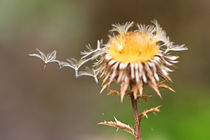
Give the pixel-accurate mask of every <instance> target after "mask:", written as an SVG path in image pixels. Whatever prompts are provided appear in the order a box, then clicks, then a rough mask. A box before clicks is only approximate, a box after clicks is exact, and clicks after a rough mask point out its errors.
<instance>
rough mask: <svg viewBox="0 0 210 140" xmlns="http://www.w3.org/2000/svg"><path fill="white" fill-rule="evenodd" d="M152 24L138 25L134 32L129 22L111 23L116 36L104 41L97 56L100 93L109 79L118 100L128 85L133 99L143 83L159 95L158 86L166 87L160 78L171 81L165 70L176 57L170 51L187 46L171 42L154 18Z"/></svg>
mask: <svg viewBox="0 0 210 140" xmlns="http://www.w3.org/2000/svg"><path fill="white" fill-rule="evenodd" d="M153 23H154V25H151V26H146V25H141V24H139V25H137V27H138V29H137V30H135V31H129V28H131V27H132V26H133V22H128V23H126V24H125V25H113V29H112V30H111V31H113V32H117V35H114V36H112V37H110V39H109V41H108V43H107V44H105V46H106V51H105V52H104V55H103V56H102V58H101V59H102V61H103V63H102V65H101V66H100V67H101V78H102V79H103V84H102V90H101V92H102V91H103V90H104V89H105V88H107V87H109V86H110V84H112V83H113V82H117V83H119V84H120V85H121V87H120V95H121V100H123V98H124V95H125V94H126V93H127V90H128V88H129V86H130V85H132V86H131V90H132V93H133V94H134V97H135V98H137V97H138V96H143V87H144V86H145V85H149V86H150V87H152V88H153V89H154V90H155V92H156V93H157V94H158V95H159V96H160V97H161V94H160V92H159V87H166V88H169V87H168V86H166V85H164V84H163V83H162V82H161V80H171V78H170V77H169V72H172V71H173V70H171V69H170V68H169V67H170V66H172V65H173V64H174V63H177V62H178V61H177V58H178V56H174V55H171V54H170V52H171V51H182V50H186V49H187V48H186V47H184V45H180V46H179V45H174V43H173V42H170V41H169V38H168V37H167V36H166V33H165V31H164V30H162V28H161V27H160V26H159V24H158V23H157V21H153ZM169 89H170V88H169Z"/></svg>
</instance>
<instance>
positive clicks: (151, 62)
mask: <svg viewBox="0 0 210 140" xmlns="http://www.w3.org/2000/svg"><path fill="white" fill-rule="evenodd" d="M152 23H153V25H147V26H146V25H141V24H137V29H136V30H134V31H129V30H130V28H131V27H133V26H134V22H127V23H125V24H124V25H120V24H113V25H112V26H113V28H112V29H111V30H110V32H111V33H112V35H109V41H108V42H107V43H106V44H103V42H102V41H98V42H97V48H96V49H92V48H91V46H90V45H87V46H86V47H87V51H83V52H81V55H82V57H81V59H80V60H79V61H77V60H76V59H74V58H72V59H67V62H64V61H59V60H56V52H53V53H50V54H48V55H47V56H46V55H45V54H43V53H42V52H41V51H39V50H38V51H39V53H40V54H30V56H35V57H38V58H40V59H42V60H43V61H44V63H45V64H47V63H50V62H57V63H58V64H59V65H60V67H61V68H62V67H70V68H72V69H74V70H75V75H76V77H80V76H91V77H93V78H94V79H95V81H96V82H98V75H100V76H99V79H102V88H101V91H100V93H102V92H103V91H104V90H105V89H109V86H110V85H111V84H112V83H117V84H118V85H120V89H119V90H110V89H109V90H110V91H109V93H108V95H113V94H116V95H119V96H120V97H121V102H122V101H123V99H124V97H125V95H129V96H130V97H131V103H132V108H133V115H134V120H135V127H136V130H135V131H136V132H134V129H133V128H131V127H130V126H129V125H126V124H123V123H121V122H120V121H118V120H117V119H115V122H112V121H105V122H102V123H99V124H103V125H109V126H114V127H117V128H121V129H123V130H126V131H127V132H129V133H131V134H133V135H135V136H136V139H137V140H141V139H142V136H141V129H140V126H141V120H142V118H144V117H146V118H147V115H148V114H149V113H155V112H159V111H160V110H159V107H160V106H158V107H155V108H151V109H149V110H146V111H144V112H142V113H141V114H140V115H139V113H138V108H137V100H139V99H145V100H147V99H148V97H151V96H148V95H146V94H144V87H145V86H149V87H151V88H152V89H154V91H155V92H156V93H157V95H158V96H159V97H160V98H162V96H161V94H160V91H159V88H167V89H169V90H171V91H173V92H174V90H173V89H172V88H171V87H169V86H168V85H166V84H165V83H164V82H166V81H172V80H171V78H170V76H169V74H170V72H173V70H172V69H171V67H172V66H173V65H174V64H176V63H178V61H177V59H178V58H179V56H175V55H173V54H172V52H176V51H183V50H187V48H186V47H185V45H174V43H173V42H171V41H170V39H169V37H168V36H167V35H166V32H165V31H164V30H163V29H162V28H161V27H160V25H159V24H158V22H157V21H156V20H154V21H152ZM89 61H94V62H93V65H92V66H91V68H86V71H79V68H80V67H82V66H83V65H84V64H85V63H86V62H89Z"/></svg>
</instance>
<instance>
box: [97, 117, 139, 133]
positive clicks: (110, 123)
mask: <svg viewBox="0 0 210 140" xmlns="http://www.w3.org/2000/svg"><path fill="white" fill-rule="evenodd" d="M114 119H115V122H113V121H104V122H100V123H98V124H100V125H107V126H112V127H116V128H117V130H118V129H122V130H124V131H126V132H128V133H130V134H132V135H133V136H136V133H135V131H134V129H133V128H131V127H130V126H129V125H127V124H124V123H122V122H120V121H118V120H117V119H116V118H115V117H114Z"/></svg>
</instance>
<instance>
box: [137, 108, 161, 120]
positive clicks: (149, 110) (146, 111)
mask: <svg viewBox="0 0 210 140" xmlns="http://www.w3.org/2000/svg"><path fill="white" fill-rule="evenodd" d="M159 108H160V106H157V107H154V108H151V109H148V110H145V111H144V112H142V113H141V114H140V115H139V120H141V119H143V118H144V117H146V118H148V116H147V115H148V114H150V113H155V112H160V110H159Z"/></svg>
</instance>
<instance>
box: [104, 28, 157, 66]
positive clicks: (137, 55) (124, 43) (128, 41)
mask: <svg viewBox="0 0 210 140" xmlns="http://www.w3.org/2000/svg"><path fill="white" fill-rule="evenodd" d="M158 50H159V46H158V44H157V40H156V39H154V38H152V37H151V36H149V35H147V34H143V33H140V32H128V33H125V34H119V35H117V36H116V37H113V38H111V39H110V41H109V43H108V51H107V53H108V54H110V56H111V57H112V59H114V60H116V61H118V62H122V63H139V62H146V61H148V60H151V59H152V58H153V57H154V56H155V55H157V54H158Z"/></svg>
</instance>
